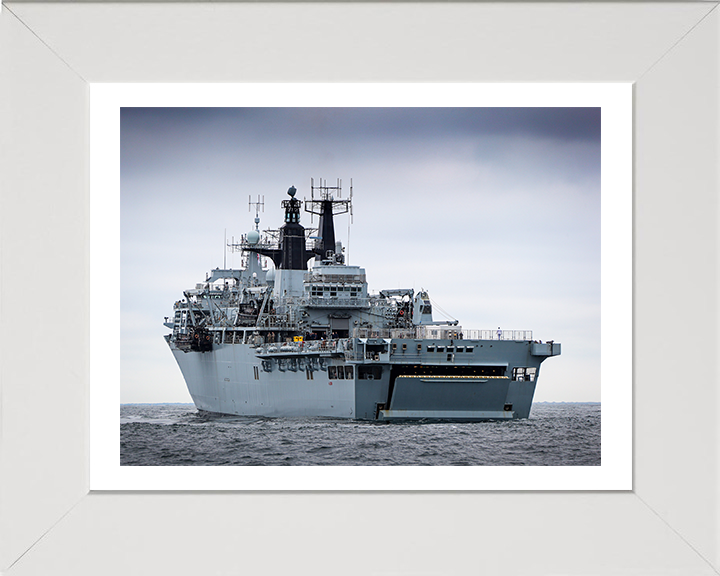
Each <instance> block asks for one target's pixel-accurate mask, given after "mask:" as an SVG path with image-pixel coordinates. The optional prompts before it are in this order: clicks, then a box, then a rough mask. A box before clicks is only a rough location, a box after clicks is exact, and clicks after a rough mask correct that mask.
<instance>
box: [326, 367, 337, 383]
mask: <svg viewBox="0 0 720 576" xmlns="http://www.w3.org/2000/svg"><path fill="white" fill-rule="evenodd" d="M336 378H337V366H328V379H329V380H335V379H336Z"/></svg>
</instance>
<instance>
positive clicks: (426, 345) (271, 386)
mask: <svg viewBox="0 0 720 576" xmlns="http://www.w3.org/2000/svg"><path fill="white" fill-rule="evenodd" d="M310 190H311V199H310V200H305V201H304V202H301V201H300V200H299V199H298V198H296V193H297V190H296V188H295V187H294V186H293V187H291V188H290V189H289V190H288V196H289V199H287V200H284V201H283V202H282V207H283V209H284V213H285V214H284V223H283V225H282V226H281V227H280V228H279V229H278V230H266V231H264V232H263V233H261V232H260V230H259V227H258V223H259V217H258V213H257V211H256V216H255V229H254V230H251V231H250V232H249V233H248V234H247V235H245V236H243V237H242V238H241V239H240V241H239V242H237V243H235V242H232V243H230V247H231V248H232V249H233V250H238V251H241V252H242V254H243V256H244V263H243V266H242V267H241V269H239V270H233V269H215V270H213V271H212V272H211V273H210V274H208V275H207V277H206V279H205V281H204V282H201V283H199V284H197V285H196V286H195V288H193V289H190V290H186V291H185V292H184V293H183V296H184V297H183V298H182V299H181V300H178V301H177V302H176V303H175V305H174V309H173V316H172V318H171V319H170V318H168V319H166V322H165V325H166V326H167V327H168V328H171V329H172V332H171V333H170V334H168V335H166V336H165V339H166V341H167V343H168V345H169V346H170V349H171V350H172V353H173V355H174V356H175V359H176V360H177V362H178V365H179V367H180V370H181V371H182V374H183V376H184V378H185V381H186V383H187V386H188V390H189V391H190V395H191V396H192V399H193V401H194V402H195V405H196V406H197V408H198V409H199V410H204V411H208V412H215V413H221V414H235V415H251V416H270V417H280V416H325V417H340V418H357V419H363V420H421V419H428V420H453V421H474V420H488V419H512V418H527V417H528V416H529V414H530V407H531V404H532V399H533V395H534V392H535V386H536V384H537V379H538V376H539V372H540V364H541V363H542V361H543V360H545V359H546V358H548V357H550V356H557V355H559V354H560V344H559V343H557V342H553V341H549V342H544V343H543V342H540V341H535V340H533V339H532V333H531V332H530V331H527V330H520V331H518V330H502V331H501V330H497V331H494V330H463V329H462V327H461V326H459V325H458V322H457V321H443V322H440V321H434V320H433V307H432V302H431V300H430V298H429V296H428V293H427V291H425V290H420V291H418V292H415V290H413V289H393V290H381V291H379V292H378V293H370V292H369V291H368V284H367V279H366V274H365V269H364V268H361V267H359V266H352V265H349V264H347V263H346V262H345V255H344V248H343V247H342V244H341V242H339V241H337V240H336V238H335V229H334V219H333V218H334V216H335V215H337V214H341V213H347V212H350V213H352V184H351V187H350V196H349V197H348V198H345V199H343V198H342V185H341V182H340V181H339V180H338V182H337V185H336V186H327V183H326V182H325V181H320V182H319V184H318V185H317V186H316V185H315V182H314V181H311V184H310ZM251 204H252V203H251ZM254 204H255V206H256V209H257V207H258V206H260V205H261V202H260V200H259V199H258V202H256V203H254ZM303 204H304V206H303ZM301 208H304V209H305V211H306V212H308V213H310V214H311V215H317V216H318V217H319V219H318V228H317V229H306V228H304V227H303V226H302V224H301V223H300V214H301ZM263 260H270V261H271V262H272V264H273V266H272V267H264V266H263Z"/></svg>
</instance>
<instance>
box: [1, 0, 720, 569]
mask: <svg viewBox="0 0 720 576" xmlns="http://www.w3.org/2000/svg"><path fill="white" fill-rule="evenodd" d="M716 7H717V4H716V3H714V2H701V3H663V4H627V5H624V4H609V5H608V4H602V3H597V4H594V3H582V4H554V5H545V4H513V3H508V4H469V3H468V4H453V5H441V4H411V3H408V4H394V5H383V4H339V5H338V4H314V5H303V4H280V5H274V4H269V3H268V4H265V3H261V4H241V3H238V4H192V3H188V4H176V5H172V6H170V5H167V6H166V5H162V4H148V5H136V4H129V3H128V4H60V3H58V4H32V3H21V2H17V3H9V4H6V5H4V6H3V9H2V13H1V14H0V48H1V49H2V54H3V55H2V60H0V66H1V68H0V73H1V74H2V76H3V84H4V86H5V87H6V88H5V90H6V94H7V97H6V98H3V99H2V103H1V104H0V106H2V108H0V111H1V113H2V121H3V126H5V127H7V130H4V131H3V132H4V134H3V140H2V146H3V154H2V160H0V162H1V164H0V169H1V172H2V173H3V174H4V176H3V184H4V186H3V198H2V201H3V208H4V210H3V211H2V214H1V215H0V218H2V232H1V234H2V266H3V275H2V291H1V293H0V297H1V298H2V308H0V309H1V310H2V312H1V314H2V317H1V318H0V320H1V321H2V326H3V327H4V328H5V329H4V330H3V331H2V332H3V333H2V335H1V336H0V338H1V340H0V342H2V346H3V364H2V422H3V436H2V450H3V454H2V457H3V468H2V479H1V482H2V484H1V485H0V486H1V489H2V504H1V505H2V507H3V510H2V514H1V515H0V516H1V517H2V519H1V520H0V522H1V524H0V542H1V545H2V548H1V549H0V570H2V571H3V572H7V573H8V574H40V573H45V572H47V571H49V570H53V571H55V572H60V573H72V574H85V573H87V574H90V573H97V572H98V571H102V572H104V573H115V572H117V573H121V572H123V573H127V572H132V573H148V574H154V573H158V572H166V573H167V572H172V573H178V574H181V573H198V572H204V573H210V572H214V573H225V574H232V573H238V572H240V571H257V572H263V573H268V572H269V573H278V574H279V573H286V572H300V573H308V574H310V573H313V574H314V573H317V572H323V573H336V572H337V570H338V567H341V569H342V571H344V572H351V573H355V572H357V573H367V572H373V571H374V572H375V573H378V574H390V573H392V574H418V573H425V574H448V573H452V574H455V573H457V574H464V573H467V572H472V571H478V570H480V569H481V567H482V568H486V569H487V570H489V571H490V572H493V573H494V572H500V571H505V572H509V573H518V574H519V573H534V574H558V573H573V574H578V573H580V574H583V573H587V574H591V573H592V574H605V573H612V574H637V573H647V574H678V573H682V574H715V573H717V571H718V569H719V568H720V537H719V536H718V530H717V518H718V517H719V515H718V501H719V500H718V496H720V494H719V493H718V485H720V482H718V477H717V471H716V470H715V464H716V463H717V458H718V457H720V447H719V446H720V445H719V441H720V439H719V438H718V430H717V425H716V423H715V422H714V418H713V416H714V411H715V409H716V408H717V407H718V403H717V399H716V397H715V393H714V388H715V386H716V376H715V375H714V373H713V371H714V368H712V369H711V368H709V366H714V355H715V342H716V335H715V325H716V323H717V316H716V314H715V313H714V310H715V308H716V306H717V304H716V298H717V296H716V284H715V279H714V274H715V266H716V262H717V244H716V242H715V232H714V230H715V225H716V220H717V212H716V210H715V207H716V202H717V199H716V196H717V184H718V175H717V170H716V159H717V154H716V152H717V135H718V123H717V121H716V120H717V111H718V110H717V108H718V102H719V101H720V100H719V99H718V97H717V96H718V94H717V77H718V67H717V53H716V51H715V50H716V45H717V35H718V24H720V22H719V21H718V18H719V17H718V13H717V10H716ZM240 30H242V34H240V33H239V31H240ZM234 32H237V34H234ZM293 32H295V33H296V34H294V33H293ZM301 32H305V34H303V33H301ZM284 39H288V41H287V42H283V40H284ZM349 39H351V40H352V41H349ZM300 40H303V41H300ZM328 42H330V44H331V45H332V46H333V50H327V49H326V48H327V45H328ZM286 47H287V50H286V49H285V48H286ZM228 61H230V62H233V63H234V64H236V65H234V66H227V65H223V62H228ZM321 80H323V81H338V80H344V81H351V80H354V81H363V82H387V81H401V82H406V81H409V80H413V81H418V82H428V81H433V82H439V81H464V82H483V81H484V82H490V81H492V82H495V81H518V80H523V81H531V82H532V81H554V82H558V81H576V82H592V81H596V82H600V81H603V82H607V81H611V82H633V83H634V85H635V88H634V93H635V125H634V128H635V157H634V160H635V192H634V206H635V217H634V229H635V230H634V257H635V259H634V280H635V287H634V293H635V302H634V304H635V309H634V320H635V334H634V345H635V358H634V368H633V372H634V373H633V376H634V460H635V464H634V482H633V490H632V491H625V492H619V493H618V492H614V493H598V492H581V493H575V492H567V493H542V492H541V493H537V492H519V493H518V492H514V493H510V492H454V493H442V492H441V493H432V494H427V493H393V494H388V493H384V492H380V493H363V492H351V493H347V492H343V493H335V492H332V491H331V492H330V493H322V494H318V493H308V492H299V493H293V492H281V493H267V492H263V491H257V492H251V493H228V492H224V493H212V494H206V493H191V494H188V493H175V492H174V493H151V494H147V493H118V492H93V493H89V490H88V487H89V482H88V414H89V400H88V396H89V370H88V347H89V331H88V328H89V316H88V311H89V302H88V287H89V284H88V273H89V269H88V262H89V247H88V226H89V202H88V199H89V196H88V164H87V159H88V117H87V110H88V92H89V89H88V85H89V83H95V82H149V81H155V82H167V81H191V82H207V81H215V82H227V81H245V82H262V81H287V82H298V81H306V82H315V81H321ZM708 118H710V119H715V121H710V122H709V121H708ZM77 223H80V224H79V225H78V224H77ZM35 275H37V276H38V277H41V278H42V279H43V280H42V281H40V280H38V279H37V278H36V276H35ZM50 281H52V282H50ZM48 302H52V314H49V311H48V307H47V303H48ZM34 338H36V339H37V340H36V342H39V341H40V339H45V341H49V342H51V345H50V346H46V345H43V346H42V347H38V346H32V345H30V344H31V343H32V341H33V339H34ZM698 363H701V365H700V367H699V368H698ZM705 366H708V372H705V373H704V374H703V375H702V377H700V376H695V375H694V372H695V371H697V370H699V369H700V368H704V367H705ZM680 384H682V386H680ZM705 414H707V415H705ZM508 541H511V542H512V543H513V546H512V549H508V546H507V544H508ZM148 543H151V544H148ZM388 544H390V546H389V547H388V546H387V545H388ZM278 545H280V546H278ZM380 547H382V548H381V549H382V550H383V551H385V552H384V553H383V554H381V555H380V556H377V555H376V554H373V552H374V551H375V550H377V549H380ZM393 549H394V550H395V551H396V552H392V550H393ZM183 550H188V551H190V552H189V553H186V554H183V553H182V551H183ZM368 552H369V554H368Z"/></svg>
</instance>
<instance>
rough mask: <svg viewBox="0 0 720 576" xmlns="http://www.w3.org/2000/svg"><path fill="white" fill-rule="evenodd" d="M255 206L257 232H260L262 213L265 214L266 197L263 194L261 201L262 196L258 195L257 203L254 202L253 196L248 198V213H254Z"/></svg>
mask: <svg viewBox="0 0 720 576" xmlns="http://www.w3.org/2000/svg"><path fill="white" fill-rule="evenodd" d="M253 206H255V230H258V231H259V226H258V225H259V224H260V212H265V195H264V194H263V196H262V200H261V199H260V194H258V199H257V202H253V201H252V196H248V212H250V211H252V207H253Z"/></svg>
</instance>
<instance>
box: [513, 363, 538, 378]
mask: <svg viewBox="0 0 720 576" xmlns="http://www.w3.org/2000/svg"><path fill="white" fill-rule="evenodd" d="M536 373H537V368H526V367H523V366H517V367H515V368H513V371H512V379H513V380H515V381H517V382H525V381H527V382H534V381H535V374H536Z"/></svg>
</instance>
